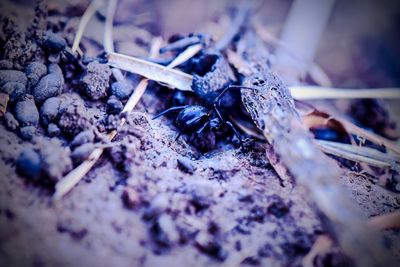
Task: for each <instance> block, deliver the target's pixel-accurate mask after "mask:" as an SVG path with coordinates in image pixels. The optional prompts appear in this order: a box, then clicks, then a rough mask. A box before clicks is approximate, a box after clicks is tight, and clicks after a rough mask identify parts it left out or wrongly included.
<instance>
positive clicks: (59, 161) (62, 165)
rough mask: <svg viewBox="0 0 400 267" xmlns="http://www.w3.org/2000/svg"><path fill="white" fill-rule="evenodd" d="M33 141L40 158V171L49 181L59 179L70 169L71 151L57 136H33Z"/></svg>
mask: <svg viewBox="0 0 400 267" xmlns="http://www.w3.org/2000/svg"><path fill="white" fill-rule="evenodd" d="M33 142H34V143H35V146H36V147H37V149H38V152H39V154H40V158H41V160H42V173H43V175H44V177H46V178H47V179H48V180H49V181H51V182H57V181H59V180H60V179H61V178H62V177H63V175H64V174H65V173H67V172H69V171H70V170H71V169H72V161H71V158H70V154H71V151H70V149H69V148H68V147H63V146H62V144H61V142H60V140H59V139H58V138H51V139H48V138H43V137H35V139H34V141H33Z"/></svg>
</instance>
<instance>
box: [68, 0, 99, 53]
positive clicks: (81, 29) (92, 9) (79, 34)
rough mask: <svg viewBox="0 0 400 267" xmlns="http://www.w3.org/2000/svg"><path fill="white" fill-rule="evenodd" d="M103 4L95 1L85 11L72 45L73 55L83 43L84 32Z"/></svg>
mask: <svg viewBox="0 0 400 267" xmlns="http://www.w3.org/2000/svg"><path fill="white" fill-rule="evenodd" d="M102 4H103V1H102V0H93V1H92V2H91V3H90V5H89V6H88V8H87V9H86V10H85V13H83V15H82V18H81V20H80V21H79V26H78V31H77V32H76V35H75V39H74V43H73V44H72V52H73V53H75V52H76V50H77V49H78V47H79V43H80V42H81V39H82V36H83V32H84V31H85V28H86V26H87V24H88V22H89V21H90V19H91V18H92V17H93V15H94V13H95V12H96V11H97V9H98V8H99V7H100V6H101V5H102Z"/></svg>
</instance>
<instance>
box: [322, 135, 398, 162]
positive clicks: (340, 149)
mask: <svg viewBox="0 0 400 267" xmlns="http://www.w3.org/2000/svg"><path fill="white" fill-rule="evenodd" d="M316 142H317V144H318V146H319V148H320V149H321V150H322V151H323V152H325V153H327V154H330V155H334V156H337V157H341V158H344V159H348V160H351V161H355V162H360V163H367V164H368V165H371V166H374V167H379V168H385V167H393V168H394V167H395V165H394V164H395V162H396V160H395V159H394V158H393V157H391V156H390V155H388V154H385V153H382V152H380V151H378V150H375V149H372V148H369V147H362V146H354V145H349V144H342V143H337V142H332V141H325V140H316Z"/></svg>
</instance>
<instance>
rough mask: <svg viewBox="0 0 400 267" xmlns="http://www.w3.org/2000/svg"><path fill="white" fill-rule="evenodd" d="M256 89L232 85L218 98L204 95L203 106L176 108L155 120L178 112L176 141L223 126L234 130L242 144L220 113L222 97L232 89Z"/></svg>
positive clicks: (164, 112) (163, 113)
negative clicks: (184, 135)
mask: <svg viewBox="0 0 400 267" xmlns="http://www.w3.org/2000/svg"><path fill="white" fill-rule="evenodd" d="M240 88H245V89H254V88H251V87H243V86H236V85H230V86H228V87H227V88H225V89H224V90H222V91H221V92H220V93H219V94H218V95H217V96H216V97H211V96H210V95H207V96H205V95H203V96H202V97H203V98H205V99H204V100H205V101H204V104H203V105H185V106H174V107H171V108H168V109H166V110H164V111H163V112H161V113H160V114H158V115H156V116H155V117H154V118H153V119H157V118H159V117H161V116H163V115H165V114H167V113H169V112H172V111H178V110H180V112H179V113H178V116H177V117H176V119H175V124H176V126H177V127H178V129H179V131H180V132H179V135H178V136H177V138H176V139H178V138H179V137H180V136H181V134H182V133H185V134H192V133H194V134H195V136H194V137H196V136H197V135H199V134H200V133H202V132H203V131H204V130H206V129H208V130H211V131H217V130H219V129H220V128H221V127H222V126H223V125H226V126H228V127H229V128H231V129H232V131H233V132H234V134H235V135H236V137H237V138H238V139H239V141H240V142H242V138H241V135H240V134H239V132H238V131H237V130H236V128H235V127H234V126H233V124H232V123H231V122H230V121H229V120H226V119H224V118H223V116H222V113H221V111H220V103H221V99H222V97H223V96H224V95H225V94H226V93H227V92H228V91H229V90H231V89H240Z"/></svg>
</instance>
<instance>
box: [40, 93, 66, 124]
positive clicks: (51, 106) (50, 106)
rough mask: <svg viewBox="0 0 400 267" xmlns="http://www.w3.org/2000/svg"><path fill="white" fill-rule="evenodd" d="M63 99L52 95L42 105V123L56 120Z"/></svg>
mask: <svg viewBox="0 0 400 267" xmlns="http://www.w3.org/2000/svg"><path fill="white" fill-rule="evenodd" d="M60 105H61V99H59V98H57V97H50V98H49V99H47V100H46V101H45V102H44V103H43V105H42V107H41V108H40V116H41V118H42V123H43V124H44V125H48V124H49V123H51V122H54V121H56V119H57V116H58V112H59V110H60Z"/></svg>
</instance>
